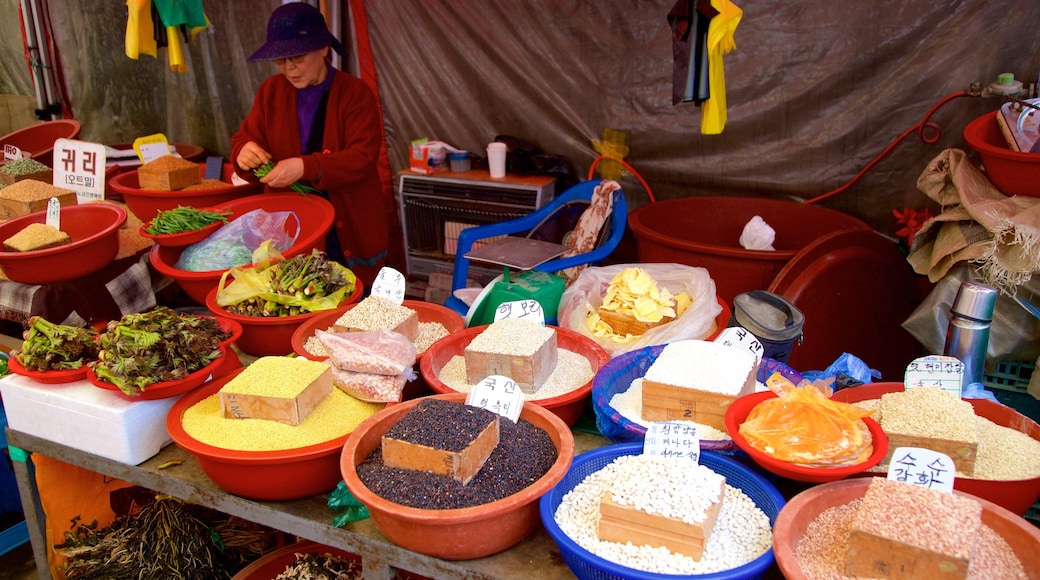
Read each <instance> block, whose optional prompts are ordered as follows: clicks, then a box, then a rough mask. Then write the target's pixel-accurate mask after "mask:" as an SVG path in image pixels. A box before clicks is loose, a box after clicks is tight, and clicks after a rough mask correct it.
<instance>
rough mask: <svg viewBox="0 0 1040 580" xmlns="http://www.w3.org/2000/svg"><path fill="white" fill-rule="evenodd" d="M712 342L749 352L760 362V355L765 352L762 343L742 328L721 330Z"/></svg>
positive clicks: (735, 327)
mask: <svg viewBox="0 0 1040 580" xmlns="http://www.w3.org/2000/svg"><path fill="white" fill-rule="evenodd" d="M712 342H717V343H719V344H724V345H726V346H731V347H733V348H739V349H741V350H747V351H750V352H751V353H752V354H754V355H755V357H756V358H757V359H758V360H760V361H761V360H762V354H763V353H765V351H766V349H765V347H764V346H762V343H761V342H759V340H758V337H757V336H755V335H754V333H752V332H751V331H750V330H748V329H746V328H744V327H743V326H731V327H729V328H726V329H723V331H722V332H720V333H719V335H718V336H716V337H715V340H713V341H712Z"/></svg>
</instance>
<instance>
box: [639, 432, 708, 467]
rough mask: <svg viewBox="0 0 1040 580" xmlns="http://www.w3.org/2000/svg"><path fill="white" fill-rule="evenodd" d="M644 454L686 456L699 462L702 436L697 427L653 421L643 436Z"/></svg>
mask: <svg viewBox="0 0 1040 580" xmlns="http://www.w3.org/2000/svg"><path fill="white" fill-rule="evenodd" d="M643 455H651V456H657V457H684V458H686V459H692V460H694V461H695V462H699V461H700V458H701V438H700V435H698V434H697V427H695V426H694V425H686V424H683V423H670V422H663V423H651V424H650V428H649V429H647V430H646V436H645V437H643Z"/></svg>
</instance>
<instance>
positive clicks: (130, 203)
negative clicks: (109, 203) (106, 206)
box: [108, 163, 263, 223]
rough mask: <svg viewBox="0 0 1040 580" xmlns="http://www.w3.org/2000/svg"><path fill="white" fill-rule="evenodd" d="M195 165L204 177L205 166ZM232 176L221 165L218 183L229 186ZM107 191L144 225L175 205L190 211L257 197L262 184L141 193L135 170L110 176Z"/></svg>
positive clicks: (227, 168)
mask: <svg viewBox="0 0 1040 580" xmlns="http://www.w3.org/2000/svg"><path fill="white" fill-rule="evenodd" d="M197 165H198V166H199V173H200V175H205V171H206V164H205V163H199V164H197ZM232 173H234V168H233V167H232V166H231V164H230V163H225V164H224V169H223V171H222V172H221V178H220V179H221V181H223V182H225V183H228V184H230V183H231V174H232ZM108 187H110V188H111V189H112V191H114V192H115V193H116V194H117V195H120V196H122V198H123V201H124V202H126V205H127V207H129V208H130V211H132V212H134V215H135V216H137V218H138V219H140V220H141V221H142V222H145V223H147V222H150V221H151V220H152V219H153V218H155V214H157V213H158V212H159V210H170V209H174V208H176V207H177V206H178V205H190V206H192V207H211V206H217V205H222V204H224V203H227V202H229V201H234V200H236V199H239V198H242V197H248V196H253V195H257V194H259V193H260V192H261V191H263V184H261V183H252V182H250V183H245V184H242V185H234V186H231V187H223V188H217V189H189V190H183V189H181V190H176V191H161V190H150V189H141V183H140V181H139V180H138V178H137V170H136V169H134V170H133V171H124V172H122V173H119V174H117V175H114V176H112V178H111V179H109V180H108Z"/></svg>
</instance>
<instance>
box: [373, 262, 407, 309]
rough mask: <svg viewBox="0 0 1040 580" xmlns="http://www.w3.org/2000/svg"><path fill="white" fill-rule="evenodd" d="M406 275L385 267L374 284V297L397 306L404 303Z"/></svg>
mask: <svg viewBox="0 0 1040 580" xmlns="http://www.w3.org/2000/svg"><path fill="white" fill-rule="evenodd" d="M404 284H405V279H404V274H402V273H400V272H398V271H397V270H395V269H393V268H390V267H389V266H383V267H382V268H380V269H379V274H376V279H375V280H374V281H373V282H372V292H371V294H372V296H382V297H383V298H387V299H389V300H393V301H394V302H395V303H397V304H401V303H402V302H404Z"/></svg>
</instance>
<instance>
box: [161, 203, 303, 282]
mask: <svg viewBox="0 0 1040 580" xmlns="http://www.w3.org/2000/svg"><path fill="white" fill-rule="evenodd" d="M294 224H295V231H293V226H294ZM299 235H300V218H299V217H298V216H297V215H296V212H294V211H277V212H268V211H264V210H263V209H254V210H252V211H249V212H246V213H244V214H242V215H240V216H238V217H237V218H235V219H233V220H231V221H230V222H228V223H227V224H226V225H225V226H224V227H222V228H220V229H219V230H217V231H215V232H213V234H211V235H210V236H209V237H207V238H206V239H204V240H202V241H201V242H196V243H194V244H191V245H190V246H188V247H186V248H184V251H183V252H181V255H180V257H179V258H178V259H177V263H176V264H174V267H175V268H178V269H181V270H185V271H188V272H212V271H214V270H227V269H228V268H234V267H235V266H244V265H246V264H249V263H250V262H251V260H252V256H253V252H254V251H255V250H256V249H257V248H259V247H260V245H261V244H262V243H263V242H265V241H270V242H271V246H272V247H274V248H275V249H277V250H278V251H280V252H284V251H286V250H288V249H289V248H291V247H293V244H295V243H296V238H298V237H299Z"/></svg>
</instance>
